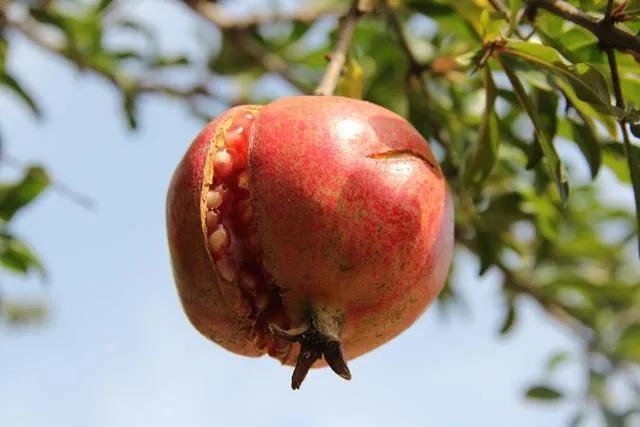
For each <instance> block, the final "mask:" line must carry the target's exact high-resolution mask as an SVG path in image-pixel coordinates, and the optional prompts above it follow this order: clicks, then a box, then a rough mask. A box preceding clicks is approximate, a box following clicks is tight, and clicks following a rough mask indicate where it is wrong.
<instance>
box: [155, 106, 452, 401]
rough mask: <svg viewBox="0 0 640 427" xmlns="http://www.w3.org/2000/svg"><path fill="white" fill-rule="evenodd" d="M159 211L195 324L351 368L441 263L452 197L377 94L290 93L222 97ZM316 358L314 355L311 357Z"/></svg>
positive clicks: (422, 304)
mask: <svg viewBox="0 0 640 427" xmlns="http://www.w3.org/2000/svg"><path fill="white" fill-rule="evenodd" d="M167 225H168V234H169V246H170V251H171V258H172V262H173V270H174V276H175V280H176V283H177V287H178V291H179V294H180V297H181V300H182V304H183V306H184V309H185V311H186V313H187V316H188V317H189V319H190V320H191V322H192V323H193V325H194V326H195V327H196V328H197V329H198V330H199V331H200V332H201V333H203V334H204V335H205V336H207V337H208V338H210V339H211V340H213V341H215V342H216V343H218V344H219V345H221V346H223V347H225V348H226V349H228V350H230V351H232V352H235V353H238V354H241V355H245V356H260V355H263V354H265V353H266V354H268V355H270V356H272V357H274V358H276V359H278V360H280V361H281V362H282V363H284V364H288V365H295V369H294V373H293V378H292V387H293V388H294V389H297V388H299V387H300V384H301V383H302V381H303V380H304V378H305V376H306V374H307V372H308V371H309V369H310V368H311V367H312V366H322V365H323V364H324V363H326V364H328V365H329V367H330V368H331V369H333V370H334V371H335V372H336V373H337V374H338V375H340V376H341V377H343V378H346V379H350V378H351V373H350V372H349V368H348V367H347V364H346V360H349V359H352V358H354V357H357V356H359V355H361V354H363V353H365V352H367V351H370V350H372V349H374V348H376V347H378V346H380V345H382V344H383V343H385V342H387V341H389V340H390V339H391V338H393V337H395V336H396V335H398V334H399V333H400V332H402V331H403V330H405V329H406V328H407V327H409V326H410V325H411V324H412V323H413V322H414V321H415V320H416V319H417V318H418V317H419V316H420V315H421V314H422V313H423V312H424V311H425V309H426V307H427V306H428V305H429V303H430V302H431V301H432V300H433V299H434V298H435V297H436V295H437V294H438V292H439V291H440V290H441V288H442V286H443V284H444V282H445V280H446V276H447V272H448V269H449V266H450V264H451V257H452V248H453V205H452V201H451V197H450V194H449V192H448V190H447V185H446V181H445V178H444V176H443V175H442V172H441V171H440V168H439V166H438V164H437V162H436V160H435V159H434V157H433V155H432V154H431V151H430V149H429V147H428V145H427V143H426V142H425V140H424V139H423V138H422V137H421V136H420V134H419V133H418V132H417V131H416V130H415V129H414V128H413V127H412V126H411V125H410V124H409V123H408V122H407V121H406V120H404V119H403V118H401V117H400V116H398V115H396V114H394V113H392V112H390V111H388V110H386V109H384V108H382V107H379V106H377V105H374V104H371V103H368V102H365V101H360V100H355V99H349V98H342V97H319V96H300V97H289V98H283V99H280V100H277V101H275V102H272V103H270V104H268V105H265V106H254V105H244V106H238V107H234V108H232V109H230V110H228V111H226V112H225V113H223V114H222V115H220V116H219V117H218V118H216V119H215V120H213V121H212V122H211V123H209V124H208V125H207V126H206V127H205V129H204V130H203V131H202V132H201V133H200V135H199V136H198V137H197V138H196V139H195V141H194V142H193V143H192V144H191V146H190V147H189V149H188V151H187V153H186V155H185V156H184V158H183V159H182V161H181V163H180V164H179V165H178V168H177V170H176V172H175V174H174V176H173V180H172V182H171V185H170V188H169V194H168V198H167ZM323 359H324V360H323Z"/></svg>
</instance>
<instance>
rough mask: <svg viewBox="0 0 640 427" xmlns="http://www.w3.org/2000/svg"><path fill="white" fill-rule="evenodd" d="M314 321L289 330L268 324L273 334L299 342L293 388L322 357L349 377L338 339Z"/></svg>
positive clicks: (300, 382)
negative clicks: (324, 331) (321, 328)
mask: <svg viewBox="0 0 640 427" xmlns="http://www.w3.org/2000/svg"><path fill="white" fill-rule="evenodd" d="M314 323H315V322H311V323H303V324H302V326H300V327H297V328H293V329H289V330H285V329H282V328H280V327H279V326H278V325H275V324H271V325H269V330H270V331H271V333H272V334H273V335H275V336H277V337H279V338H282V339H284V340H287V341H290V342H297V343H300V353H299V354H298V360H297V361H296V367H295V369H294V370H293V375H292V377H291V388H292V389H294V390H297V389H299V388H300V385H301V384H302V382H303V381H304V379H305V377H306V376H307V373H308V372H309V369H311V366H312V365H313V364H314V363H315V362H316V361H317V360H319V359H320V358H322V357H324V359H325V360H326V362H327V364H328V365H329V367H330V368H331V369H332V370H333V371H334V372H335V373H336V374H338V375H339V376H341V377H342V378H344V379H346V380H350V379H351V372H350V371H349V367H348V366H347V362H346V361H345V358H344V354H343V352H342V344H341V342H340V340H339V339H337V338H336V337H335V334H333V333H323V332H321V331H320V330H319V328H317V327H316V326H315V325H314Z"/></svg>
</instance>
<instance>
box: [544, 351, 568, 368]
mask: <svg viewBox="0 0 640 427" xmlns="http://www.w3.org/2000/svg"><path fill="white" fill-rule="evenodd" d="M568 360H569V353H567V352H564V351H560V352H558V353H555V354H554V355H553V356H551V357H550V358H549V361H547V366H546V369H547V372H549V373H551V372H553V371H555V370H556V369H557V368H558V367H559V366H560V365H562V364H564V363H566V362H567V361H568Z"/></svg>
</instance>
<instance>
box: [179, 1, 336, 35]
mask: <svg viewBox="0 0 640 427" xmlns="http://www.w3.org/2000/svg"><path fill="white" fill-rule="evenodd" d="M183 1H184V3H185V4H186V5H187V6H189V7H190V8H191V9H193V10H195V11H196V12H198V13H199V14H200V15H202V16H204V17H205V18H207V19H208V20H209V21H211V22H213V23H214V24H216V25H217V26H218V27H219V28H220V29H221V30H226V29H247V28H252V27H257V26H259V25H264V24H273V23H278V22H291V21H294V22H303V23H311V22H314V21H316V20H318V19H320V18H323V17H325V16H329V15H335V14H340V13H341V12H342V8H340V7H339V5H337V4H335V3H334V2H321V4H319V5H318V4H313V3H311V4H309V5H308V6H306V7H304V8H302V9H300V10H297V11H295V12H293V13H277V12H274V13H267V14H263V15H251V16H243V17H234V16H232V15H230V14H228V13H227V12H225V11H224V10H223V8H221V7H220V6H219V5H218V4H216V3H213V2H208V1H203V0H183ZM316 3H317V2H316Z"/></svg>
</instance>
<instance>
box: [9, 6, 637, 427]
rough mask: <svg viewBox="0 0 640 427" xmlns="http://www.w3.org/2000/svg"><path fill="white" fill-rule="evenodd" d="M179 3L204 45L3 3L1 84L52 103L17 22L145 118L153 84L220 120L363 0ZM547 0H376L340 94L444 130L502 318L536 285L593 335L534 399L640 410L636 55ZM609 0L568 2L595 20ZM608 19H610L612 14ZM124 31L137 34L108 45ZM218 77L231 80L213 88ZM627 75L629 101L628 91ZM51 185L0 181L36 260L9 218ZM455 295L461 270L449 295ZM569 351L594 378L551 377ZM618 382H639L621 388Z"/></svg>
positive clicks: (314, 78) (533, 389) (509, 317)
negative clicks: (494, 279)
mask: <svg viewBox="0 0 640 427" xmlns="http://www.w3.org/2000/svg"><path fill="white" fill-rule="evenodd" d="M176 3H180V5H179V6H178V5H176V7H187V8H190V10H191V11H192V12H193V13H194V14H195V15H199V17H200V18H204V20H202V21H198V22H199V23H200V24H201V25H202V26H203V28H200V30H201V31H199V32H195V31H194V37H196V38H197V40H199V41H200V43H201V44H202V45H203V47H204V48H203V52H204V54H203V55H202V56H199V57H194V56H193V54H191V55H189V54H186V53H184V54H183V53H177V54H176V53H175V52H174V53H172V54H167V53H164V50H163V49H162V47H161V46H160V45H159V43H158V33H157V32H156V31H157V30H154V29H152V26H151V25H150V21H148V20H142V19H140V18H139V17H138V18H136V17H135V15H133V14H130V13H128V8H129V7H130V6H131V3H127V2H115V1H108V0H102V1H94V2H88V1H79V0H78V1H72V0H58V1H55V0H54V1H45V0H40V1H37V0H32V1H17V0H14V1H8V0H0V88H2V89H4V90H6V91H8V92H9V93H11V94H13V95H14V96H15V97H16V99H17V100H19V101H21V102H22V103H24V105H25V106H26V107H27V108H28V109H29V110H31V111H32V112H33V113H34V114H35V115H36V117H38V116H40V114H41V111H40V108H39V107H38V104H37V101H36V99H35V98H33V97H32V95H31V94H30V93H29V92H28V91H27V90H26V89H25V88H24V87H23V86H22V83H21V82H20V79H19V78H18V76H16V75H15V72H12V70H11V69H9V67H7V65H6V61H5V59H6V58H7V57H9V56H10V55H11V51H10V45H11V42H12V41H13V40H14V39H15V38H16V37H23V38H26V39H27V40H30V41H31V42H32V43H34V44H35V45H37V46H40V47H41V48H43V49H45V50H47V51H49V52H51V53H53V54H55V55H58V56H61V57H64V58H66V59H67V60H69V61H70V62H71V63H72V64H74V65H75V66H76V67H78V68H79V69H81V70H87V71H90V72H94V73H97V74H99V75H101V76H103V77H105V79H106V80H107V82H109V83H110V84H112V85H113V86H114V87H115V88H116V89H117V91H118V93H119V95H120V96H121V97H122V105H123V110H124V112H125V117H126V118H127V122H128V123H129V125H130V126H131V127H136V125H137V123H138V120H137V108H136V107H137V105H138V104H139V102H138V101H139V98H140V97H141V96H144V95H146V94H153V93H159V94H163V95H166V96H171V97H174V98H176V99H178V100H180V101H183V102H185V103H186V104H187V105H188V106H189V108H190V109H191V111H193V113H194V114H196V115H198V116H200V117H202V118H203V119H208V118H210V117H212V116H214V115H215V114H217V113H218V112H219V111H220V110H221V109H222V108H226V107H227V106H229V105H233V104H237V103H246V102H251V103H259V102H264V101H267V100H268V99H270V98H271V97H273V96H277V95H278V94H265V93H264V91H263V90H261V85H260V83H261V81H263V78H264V77H265V76H269V77H275V78H277V79H279V81H280V83H281V84H280V85H279V87H281V88H282V90H281V92H283V93H284V92H288V93H291V92H297V93H310V92H312V90H313V88H314V86H315V85H316V84H317V82H318V81H319V79H320V77H321V76H322V74H323V71H324V69H325V67H326V64H327V53H328V52H330V51H331V50H332V48H333V46H334V44H335V41H336V38H337V31H336V28H337V25H336V24H337V19H336V18H337V17H338V16H340V15H342V14H344V13H345V11H346V10H347V9H348V8H349V3H348V2H345V1H313V2H301V4H300V5H299V8H298V9H296V10H293V11H290V10H289V11H275V12H274V11H273V10H266V9H265V10H263V11H260V10H256V11H252V12H251V13H248V14H247V13H245V14H244V15H243V14H240V15H234V14H232V13H231V12H230V11H229V10H227V8H226V6H227V5H226V4H225V2H210V1H204V0H186V1H176ZM544 3H549V2H544V1H541V0H537V1H533V0H531V1H524V0H511V1H509V2H508V3H507V4H504V3H503V1H501V0H492V1H489V0H459V1H455V2H447V1H443V0H396V1H387V2H383V1H382V0H380V1H378V4H377V7H376V8H375V10H374V11H373V12H372V13H370V14H368V15H367V16H365V17H363V18H362V19H361V20H360V21H359V23H358V26H357V29H356V32H355V36H354V39H353V41H352V43H351V47H350V50H349V52H347V53H348V59H347V62H346V66H345V68H344V70H343V74H342V77H341V78H340V81H339V82H338V87H337V92H338V93H340V94H343V95H347V96H354V97H358V96H362V98H364V99H367V100H370V101H372V102H375V103H378V104H380V105H383V106H386V107H388V108H390V109H391V110H393V111H396V112H397V113H399V114H401V115H403V116H405V117H407V118H408V119H409V120H410V121H411V122H412V123H413V124H414V126H416V128H417V129H418V130H419V131H420V132H421V133H422V134H423V135H424V136H425V137H426V138H427V139H428V140H429V141H430V142H431V144H432V147H433V148H434V151H435V152H436V154H437V155H438V156H439V159H440V160H441V163H442V166H443V170H444V171H445V173H446V175H447V177H448V179H449V182H450V185H451V188H452V190H453V193H454V194H455V198H456V209H457V211H456V239H457V243H458V246H459V250H461V251H467V252H470V253H472V254H474V255H475V256H476V257H477V259H478V260H479V265H480V270H479V272H478V273H479V275H483V274H485V273H487V272H488V271H489V270H494V271H498V272H500V274H501V277H502V291H503V294H504V322H503V323H502V325H499V332H500V334H502V335H507V334H509V333H510V332H511V331H512V330H513V328H514V327H515V326H517V323H518V310H519V305H518V301H519V300H520V299H522V298H526V299H531V300H533V301H536V302H537V303H538V304H539V306H540V307H541V308H542V309H543V310H544V312H545V313H547V314H548V316H550V317H551V318H553V319H555V320H556V321H557V322H559V323H560V324H561V325H563V326H565V327H566V328H568V330H569V331H571V333H573V334H575V337H576V339H577V340H579V342H580V343H581V346H580V348H581V350H580V352H579V354H569V353H566V352H560V353H557V354H554V355H551V356H550V360H549V363H548V366H547V368H546V370H545V373H544V374H543V375H542V376H541V378H540V381H539V382H537V383H536V384H532V385H531V386H530V387H529V388H528V389H527V391H526V392H525V394H526V397H527V398H530V399H533V400H537V401H546V402H564V403H565V404H568V405H573V407H575V409H576V415H575V417H574V418H573V419H572V420H568V421H567V422H568V423H569V424H570V425H572V426H579V425H581V423H583V422H586V420H588V419H589V418H592V419H595V420H598V421H597V422H599V423H600V424H601V425H607V426H610V427H617V426H631V425H632V423H633V422H634V416H635V417H636V418H635V422H637V420H638V418H637V416H638V415H639V414H640V404H639V403H638V402H640V268H639V265H640V264H639V262H638V254H637V245H638V237H637V234H638V222H637V219H636V217H635V213H634V210H633V209H632V208H631V207H630V206H628V205H626V204H625V203H619V202H617V201H616V200H617V199H616V198H615V196H616V195H617V194H619V193H623V192H630V191H631V189H635V190H636V194H637V193H638V188H639V187H640V148H639V146H638V145H637V142H638V141H637V140H635V139H634V138H637V137H639V134H640V130H639V129H640V111H639V110H638V106H639V105H640V65H639V63H638V60H639V59H640V53H639V52H637V51H634V50H633V49H619V50H617V51H616V53H615V54H614V55H615V56H614V59H615V61H616V63H615V64H614V66H613V68H612V67H611V66H610V63H609V61H610V58H608V56H607V52H606V50H607V49H608V48H609V45H607V43H610V44H611V43H612V42H611V41H610V40H608V39H607V43H604V40H600V43H599V40H598V38H597V37H596V36H595V35H594V33H592V32H591V31H590V30H589V29H588V28H585V26H584V25H583V26H579V25H576V24H574V23H573V22H571V21H570V20H569V19H567V18H566V16H562V14H561V13H558V12H557V11H555V12H554V10H553V9H549V8H547V7H543V6H542V4H544ZM551 3H557V2H551ZM607 3H608V2H607V1H605V0H572V1H571V5H573V6H575V7H577V8H578V9H579V10H581V11H585V12H588V13H589V14H590V15H588V16H590V17H592V19H595V20H599V19H602V18H603V16H605V13H606V12H605V11H606V10H607ZM639 11H640V0H633V1H629V2H627V3H625V4H623V5H621V6H616V7H614V8H613V9H612V13H611V14H609V15H607V16H608V17H614V18H615V20H617V21H620V22H617V23H616V24H615V25H616V27H615V28H617V30H616V31H624V32H625V33H626V34H628V35H629V36H630V37H636V38H637V36H634V35H635V34H637V33H638V31H640V20H639V19H638V12H639ZM605 18H606V16H605ZM590 19H591V18H590ZM612 19H613V18H612ZM603 22H604V23H603ZM600 25H610V28H613V23H611V22H610V23H609V24H607V23H606V19H604V20H603V21H600ZM613 32H615V31H613ZM114 35H117V36H121V37H123V38H124V39H125V40H128V41H129V42H125V43H114V42H113V36H114ZM127 37H129V38H127ZM140 40H142V41H143V42H142V43H139V41H140ZM215 40H219V43H216V42H215ZM613 46H614V47H615V43H613ZM176 69H178V70H181V72H182V73H177V74H176V73H175V71H176ZM612 71H614V72H615V74H614V73H612ZM176 76H178V78H176ZM176 81H179V82H182V83H184V84H183V85H182V86H175V85H174V84H172V82H176ZM216 82H218V83H219V82H224V84H225V87H228V88H230V89H229V90H225V91H213V90H212V85H213V84H215V83H216ZM617 86H619V87H620V89H621V92H622V95H623V99H616V97H615V96H614V95H615V89H616V87H617ZM620 101H623V102H620ZM0 120H1V117H0ZM620 124H621V125H622V126H620ZM627 124H628V127H627ZM621 129H625V133H626V135H625V134H624V133H623V132H622V131H621ZM629 131H630V132H631V133H630V134H629ZM572 152H575V153H579V155H578V154H571V153H572ZM592 181H595V182H592ZM47 182H48V180H47V178H46V173H45V172H44V171H43V170H42V169H38V168H32V169H30V170H29V171H28V172H27V173H26V174H25V177H24V178H23V179H22V180H20V181H18V182H17V183H14V184H11V185H7V186H3V187H2V188H0V218H2V221H3V225H2V227H3V228H2V230H0V240H1V242H2V245H3V246H2V248H3V249H2V251H1V252H0V263H2V265H3V266H4V267H5V268H8V269H10V270H13V271H17V272H20V273H27V272H29V271H31V270H36V271H42V267H41V265H40V263H39V262H38V260H37V257H35V256H34V255H33V253H32V252H31V251H30V250H29V249H28V248H27V246H26V245H24V244H23V243H21V241H20V240H18V239H16V238H15V237H14V236H12V235H11V233H10V232H9V231H8V228H9V223H10V220H11V218H12V217H13V215H14V214H15V213H16V211H18V210H19V209H20V208H22V207H24V206H25V205H27V204H28V203H29V202H30V201H31V200H33V199H34V198H35V197H36V196H37V195H38V194H39V193H40V192H41V191H42V190H43V189H44V188H45V187H46V185H47ZM625 200H626V199H625ZM459 298H460V296H459V295H458V293H457V292H456V286H455V283H449V284H448V287H447V288H446V289H445V291H444V292H443V293H442V296H441V303H442V304H443V305H446V304H447V303H448V302H451V301H456V300H458V299H459ZM28 311H29V310H28V309H27V310H26V311H25V312H28ZM35 311H36V312H37V311H38V310H35ZM16 313H17V314H16ZM7 316H9V317H11V318H14V319H21V318H23V316H24V313H20V312H16V311H14V314H11V315H9V314H7ZM35 317H37V315H36V316H35ZM569 364H574V365H577V366H579V367H580V369H581V370H582V372H583V373H584V382H583V383H584V389H583V390H569V389H565V387H563V385H562V384H557V383H554V381H553V375H554V372H556V371H557V370H558V369H561V368H562V367H564V366H566V365H569ZM614 387H616V388H617V390H618V392H617V394H613V391H612V390H613V388H614ZM620 387H623V389H624V393H623V394H624V396H630V398H628V399H622V400H621V399H619V396H620V392H619V390H620ZM636 425H637V424H636Z"/></svg>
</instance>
